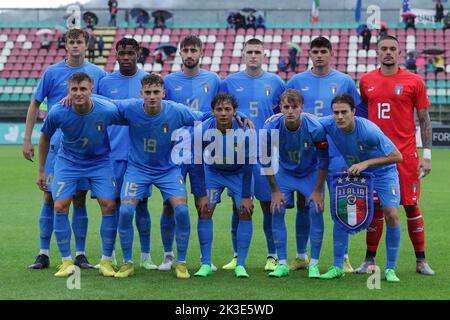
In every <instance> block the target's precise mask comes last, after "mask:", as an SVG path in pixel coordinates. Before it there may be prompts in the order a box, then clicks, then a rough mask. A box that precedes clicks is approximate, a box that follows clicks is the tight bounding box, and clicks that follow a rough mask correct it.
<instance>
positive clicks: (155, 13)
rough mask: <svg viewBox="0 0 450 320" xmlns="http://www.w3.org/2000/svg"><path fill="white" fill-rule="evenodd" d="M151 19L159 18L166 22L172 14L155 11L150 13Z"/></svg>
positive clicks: (165, 11) (164, 11)
mask: <svg viewBox="0 0 450 320" xmlns="http://www.w3.org/2000/svg"><path fill="white" fill-rule="evenodd" d="M152 17H153V18H155V19H156V18H159V17H161V18H163V19H164V20H167V19H169V18H172V13H171V12H169V11H167V10H156V11H153V12H152Z"/></svg>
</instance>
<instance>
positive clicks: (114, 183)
mask: <svg viewBox="0 0 450 320" xmlns="http://www.w3.org/2000/svg"><path fill="white" fill-rule="evenodd" d="M111 183H112V185H113V187H114V188H115V187H116V179H114V177H112V178H111Z"/></svg>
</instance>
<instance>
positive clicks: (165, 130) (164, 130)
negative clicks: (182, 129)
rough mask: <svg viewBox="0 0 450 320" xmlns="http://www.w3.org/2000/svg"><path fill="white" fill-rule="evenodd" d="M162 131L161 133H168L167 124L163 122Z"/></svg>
mask: <svg viewBox="0 0 450 320" xmlns="http://www.w3.org/2000/svg"><path fill="white" fill-rule="evenodd" d="M162 131H163V132H164V133H167V132H169V124H168V123H167V122H164V123H163V125H162Z"/></svg>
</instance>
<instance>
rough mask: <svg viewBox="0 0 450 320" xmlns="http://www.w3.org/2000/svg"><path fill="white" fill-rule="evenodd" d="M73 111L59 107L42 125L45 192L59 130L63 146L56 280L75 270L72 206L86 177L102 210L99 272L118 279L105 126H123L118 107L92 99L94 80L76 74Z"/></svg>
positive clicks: (56, 187)
mask: <svg viewBox="0 0 450 320" xmlns="http://www.w3.org/2000/svg"><path fill="white" fill-rule="evenodd" d="M68 86H69V97H70V99H71V101H72V105H71V107H69V108H67V107H66V106H64V105H62V104H57V105H55V106H54V107H53V108H52V110H51V111H50V112H49V114H48V116H47V119H46V120H45V122H44V126H43V127H42V129H41V131H42V134H41V137H40V140H39V174H38V180H37V184H38V186H39V188H40V189H41V190H44V189H45V184H46V181H45V174H44V164H45V160H46V158H47V155H48V150H49V144H50V138H51V136H52V135H53V134H54V133H55V131H56V130H57V129H58V128H60V129H61V131H62V133H63V136H62V139H61V144H62V147H61V149H60V152H59V153H58V156H57V159H56V162H55V173H54V178H53V185H52V196H53V199H54V200H55V220H54V221H55V222H54V230H55V236H56V242H57V244H58V248H59V251H60V253H61V257H62V260H63V262H62V266H61V268H60V269H59V271H58V272H56V273H55V276H56V277H67V276H69V275H71V274H72V273H74V272H75V266H74V264H73V261H72V257H71V248H70V238H71V229H70V223H69V217H68V215H69V206H70V203H71V201H72V198H73V195H74V194H75V191H76V187H77V183H78V182H79V181H80V180H82V179H88V180H89V182H90V185H91V187H92V189H91V190H92V193H93V194H95V195H96V196H97V201H98V203H99V204H100V208H101V212H102V222H101V227H100V234H101V238H102V247H103V256H102V261H101V263H100V273H101V274H103V275H104V276H107V277H110V276H114V274H115V272H114V269H113V266H112V264H111V255H112V250H113V246H114V242H115V241H116V227H117V222H116V217H115V214H116V208H115V202H114V198H115V197H116V184H115V180H114V173H113V168H112V165H111V162H110V158H109V154H110V151H111V150H110V145H109V139H108V133H107V131H106V127H107V126H108V125H110V124H113V123H115V124H120V123H121V122H120V120H119V119H120V115H119V113H118V110H117V108H116V107H115V106H114V105H113V104H111V103H109V102H107V101H104V100H101V99H97V98H93V97H92V98H91V94H92V86H93V85H92V79H91V78H90V77H89V76H88V75H87V74H86V73H84V72H78V73H75V74H73V75H72V76H71V77H70V78H69V80H68Z"/></svg>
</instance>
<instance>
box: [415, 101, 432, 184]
mask: <svg viewBox="0 0 450 320" xmlns="http://www.w3.org/2000/svg"><path fill="white" fill-rule="evenodd" d="M417 116H418V118H419V126H420V136H421V138H422V145H423V148H424V149H431V145H432V141H433V137H432V129H431V121H430V114H429V113H428V110H427V109H426V108H425V109H422V110H419V111H417ZM421 169H423V176H424V177H425V176H426V175H428V174H429V173H430V172H431V159H424V158H422V160H421V161H420V163H419V168H418V170H421Z"/></svg>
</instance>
